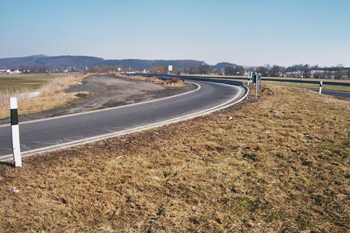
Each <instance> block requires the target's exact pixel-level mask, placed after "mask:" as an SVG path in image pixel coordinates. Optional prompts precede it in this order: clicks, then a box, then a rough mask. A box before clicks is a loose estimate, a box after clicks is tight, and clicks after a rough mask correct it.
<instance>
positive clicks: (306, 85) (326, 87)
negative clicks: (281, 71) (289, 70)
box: [263, 80, 350, 91]
mask: <svg viewBox="0 0 350 233" xmlns="http://www.w3.org/2000/svg"><path fill="white" fill-rule="evenodd" d="M332 81H333V80H332ZM343 81H345V80H343ZM263 83H268V84H271V85H281V86H288V87H303V88H313V89H318V88H319V87H320V85H319V84H309V83H303V84H300V83H289V82H274V81H264V80H263ZM322 89H323V90H334V91H350V87H348V86H335V85H327V84H323V85H322Z"/></svg>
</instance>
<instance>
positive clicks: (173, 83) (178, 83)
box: [118, 74, 185, 87]
mask: <svg viewBox="0 0 350 233" xmlns="http://www.w3.org/2000/svg"><path fill="white" fill-rule="evenodd" d="M118 76H120V77H123V78H131V79H135V80H140V81H146V82H152V83H157V84H160V85H162V86H164V87H183V86H185V83H184V82H183V81H182V80H181V79H179V78H177V77H174V78H172V79H170V80H163V79H160V78H157V77H143V76H138V75H130V76H129V75H120V74H118Z"/></svg>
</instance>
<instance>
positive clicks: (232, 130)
mask: <svg viewBox="0 0 350 233" xmlns="http://www.w3.org/2000/svg"><path fill="white" fill-rule="evenodd" d="M260 90H261V92H260V93H259V99H257V100H256V99H254V98H253V97H252V95H253V93H254V91H251V93H252V94H250V95H249V96H248V99H247V100H246V101H245V103H242V104H239V105H237V106H233V107H231V108H229V109H226V110H222V111H220V112H217V113H214V114H211V115H208V116H203V117H198V118H195V119H193V120H189V121H184V122H180V123H176V124H171V125H167V126H163V127H160V128H156V129H152V130H148V131H144V132H141V133H134V134H130V135H127V136H122V137H117V138H111V139H108V140H103V141H99V142H96V143H92V144H87V145H82V146H77V147H73V148H69V149H65V150H60V151H55V152H50V153H45V154H40V155H36V156H32V157H27V158H24V159H23V164H24V166H23V167H22V168H20V169H16V168H13V167H12V166H10V165H9V164H1V165H0V190H1V192H0V200H1V201H0V203H1V208H0V231H1V232H25V231H26V232H304V233H306V232H309V233H311V232H349V231H350V168H349V167H350V114H349V113H350V101H349V100H346V99H338V98H333V97H329V96H325V95H319V94H318V93H314V92H312V91H307V90H305V89H299V88H291V87H281V86H275V85H268V84H263V85H261V89H260ZM231 117H232V119H231ZM14 188H15V190H19V191H18V192H14V191H13V190H14Z"/></svg>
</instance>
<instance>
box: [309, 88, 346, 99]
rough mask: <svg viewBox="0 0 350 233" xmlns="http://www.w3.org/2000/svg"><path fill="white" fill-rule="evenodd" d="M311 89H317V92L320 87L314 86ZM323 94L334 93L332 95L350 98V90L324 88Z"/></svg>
mask: <svg viewBox="0 0 350 233" xmlns="http://www.w3.org/2000/svg"><path fill="white" fill-rule="evenodd" d="M309 90H312V91H316V92H318V91H319V89H313V88H310V89H309ZM322 94H323V95H332V96H337V97H342V98H350V92H348V91H333V90H327V89H322Z"/></svg>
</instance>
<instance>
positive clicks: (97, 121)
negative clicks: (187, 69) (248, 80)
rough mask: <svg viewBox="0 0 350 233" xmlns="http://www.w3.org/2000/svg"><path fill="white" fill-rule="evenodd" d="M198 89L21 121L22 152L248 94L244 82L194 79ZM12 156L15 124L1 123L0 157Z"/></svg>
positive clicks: (114, 132)
mask: <svg viewBox="0 0 350 233" xmlns="http://www.w3.org/2000/svg"><path fill="white" fill-rule="evenodd" d="M191 82H193V83H195V84H197V85H198V89H197V90H195V91H192V92H189V93H185V94H181V95H177V96H173V97H168V98H164V99H160V100H155V101H149V102H144V103H138V104H132V105H127V106H121V107H116V108H110V109H104V110H98V111H94V112H88V113H81V114H74V115H67V116H61V117H56V118H49V119H43V120H37V121H31V122H23V123H20V125H19V129H20V143H21V151H22V156H28V155H32V154H36V153H40V152H44V151H50V150H55V149H59V148H66V147H70V146H74V145H79V144H82V143H87V142H92V141H97V140H101V139H105V138H109V137H114V136H118V135H123V134H126V133H131V132H137V131H140V130H144V129H148V128H151V127H157V126H161V125H164V124H168V123H172V122H177V121H181V120H185V119H189V118H193V117H195V116H199V115H203V114H207V113H210V112H213V111H216V110H219V109H222V108H224V107H227V106H229V105H231V104H233V103H235V102H237V101H240V100H241V99H242V98H244V97H245V96H246V94H247V89H246V88H245V87H242V86H233V85H226V84H220V83H213V82H205V81H197V80H196V81H191ZM9 159H12V146H11V128H10V126H9V125H2V126H0V161H5V160H9Z"/></svg>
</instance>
